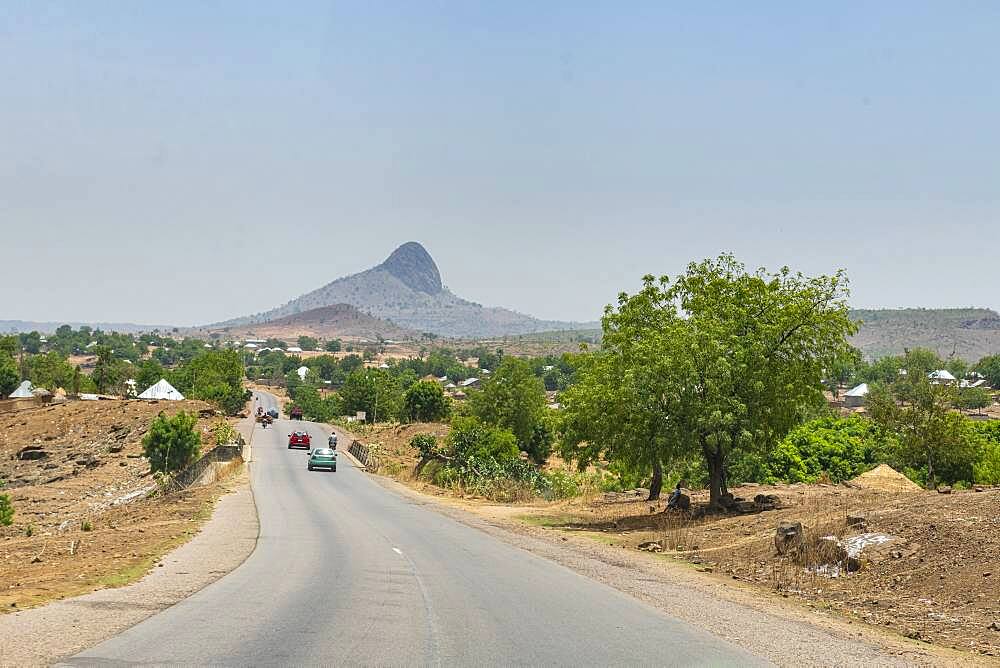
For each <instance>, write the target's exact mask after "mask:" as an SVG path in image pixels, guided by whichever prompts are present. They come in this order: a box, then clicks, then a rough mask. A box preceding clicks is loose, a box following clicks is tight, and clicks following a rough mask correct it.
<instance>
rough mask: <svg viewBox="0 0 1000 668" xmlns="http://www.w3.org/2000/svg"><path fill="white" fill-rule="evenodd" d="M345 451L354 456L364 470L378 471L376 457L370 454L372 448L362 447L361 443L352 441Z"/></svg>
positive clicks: (372, 453)
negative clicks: (362, 465)
mask: <svg viewBox="0 0 1000 668" xmlns="http://www.w3.org/2000/svg"><path fill="white" fill-rule="evenodd" d="M347 451H348V452H350V453H351V454H352V455H354V458H355V459H357V460H358V461H359V462H361V463H362V464H364V466H365V468H366V469H368V470H369V471H378V467H379V460H378V456H377V455H376V454H375V453H374V452H372V448H369V447H368V446H367V445H364V444H363V443H362V442H361V441H353V442H352V443H351V447H349V448H348V449H347Z"/></svg>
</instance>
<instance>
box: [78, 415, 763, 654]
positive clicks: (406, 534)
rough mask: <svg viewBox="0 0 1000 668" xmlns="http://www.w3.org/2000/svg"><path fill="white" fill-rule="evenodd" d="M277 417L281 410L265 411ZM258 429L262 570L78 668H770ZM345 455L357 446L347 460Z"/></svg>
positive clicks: (152, 622) (255, 472)
mask: <svg viewBox="0 0 1000 668" xmlns="http://www.w3.org/2000/svg"><path fill="white" fill-rule="evenodd" d="M260 401H262V402H263V404H264V405H265V407H267V406H270V405H273V402H274V399H273V397H271V396H270V395H260ZM303 426H304V427H305V428H306V430H307V431H309V432H310V434H311V435H312V436H313V439H314V443H317V442H318V443H324V444H325V442H326V437H327V434H328V433H329V430H328V429H327V428H325V427H323V426H321V425H317V424H313V423H309V422H304V423H303V422H292V421H286V420H279V421H276V422H275V425H274V428H268V429H266V430H261V429H259V428H258V429H256V431H255V433H254V438H253V453H252V458H253V461H252V462H251V464H250V469H251V476H252V484H253V489H254V495H255V498H256V503H257V509H258V513H259V516H260V540H259V542H258V544H257V547H256V549H255V551H254V552H253V554H252V555H251V556H250V558H249V559H247V561H246V562H245V563H244V564H243V565H242V566H240V567H239V568H237V569H236V570H235V571H233V572H232V573H230V574H229V575H227V576H226V577H224V578H222V579H220V580H218V581H217V582H215V583H214V584H212V585H210V586H208V587H206V588H205V589H203V590H202V591H200V592H199V593H197V594H195V595H194V596H192V597H190V598H188V599H186V600H184V601H182V602H181V603H179V604H177V605H176V606H174V607H172V608H169V609H168V610H165V611H164V612H162V613H160V614H158V615H155V616H153V617H151V618H149V619H147V620H146V621H144V622H142V623H140V624H138V625H136V626H134V627H132V628H131V629H129V630H128V631H125V632H124V633H122V634H120V635H118V636H115V637H114V638H111V639H110V640H108V641H106V642H104V643H102V644H100V645H98V646H96V647H93V648H92V649H90V650H88V651H86V652H83V653H82V654H80V655H78V656H76V657H74V658H73V659H71V660H70V662H69V663H72V664H84V665H94V664H132V663H148V664H171V663H172V664H213V665H400V666H402V665H446V666H472V665H546V666H551V665H577V666H579V665H600V666H608V665H638V664H644V665H651V664H657V665H741V666H742V665H754V664H759V663H762V662H761V661H760V660H758V659H756V658H754V657H752V656H750V655H748V654H746V653H745V652H744V651H743V650H741V649H739V648H737V647H735V646H733V645H731V644H729V643H727V642H725V641H724V640H721V639H718V638H716V637H714V636H710V635H708V634H706V633H704V632H702V631H700V630H698V629H696V628H693V627H691V626H688V625H685V624H683V623H681V622H679V621H677V620H674V619H671V618H669V617H667V616H665V615H664V614H662V613H660V612H659V611H657V610H655V609H654V608H652V607H649V606H647V605H646V604H644V603H642V602H640V601H637V600H635V599H633V598H630V597H628V596H626V595H624V594H622V593H620V592H618V591H616V590H614V589H611V588H609V587H607V586H605V585H602V584H599V583H597V582H595V581H593V580H590V579H587V578H585V577H583V576H580V575H578V574H576V573H574V572H572V571H570V570H568V569H566V568H563V567H562V566H559V565H557V564H554V563H552V562H550V561H547V560H545V559H542V558H539V557H536V556H534V555H532V554H530V553H527V552H524V551H522V550H519V549H517V548H515V547H512V546H510V545H507V544H505V543H503V542H501V541H498V540H497V539H495V538H493V537H491V536H488V535H486V534H485V533H483V532H481V531H479V530H477V529H474V528H471V527H468V526H465V525H463V524H461V523H458V522H456V521H454V520H452V519H449V518H447V517H444V516H442V515H440V514H437V513H435V512H434V511H433V510H431V509H428V508H427V507H425V506H422V505H417V504H415V503H414V502H413V501H412V500H410V499H407V498H403V497H401V496H399V495H396V494H394V493H392V492H391V491H388V490H386V489H385V488H383V487H382V486H380V485H379V484H377V483H376V482H374V481H372V480H371V479H370V478H368V477H367V474H365V473H364V472H363V471H361V470H358V469H357V468H355V467H354V466H352V465H351V464H350V461H349V459H348V458H347V457H343V456H342V457H341V460H340V463H339V468H338V471H337V472H336V473H329V472H319V471H316V472H309V471H307V470H306V454H305V453H304V452H302V451H291V450H288V449H287V447H286V444H287V435H288V433H289V432H290V430H291V429H293V428H294V427H303ZM344 440H345V439H343V438H342V439H341V445H342V446H344V445H345V443H344Z"/></svg>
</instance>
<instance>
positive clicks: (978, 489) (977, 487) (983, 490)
mask: <svg viewBox="0 0 1000 668" xmlns="http://www.w3.org/2000/svg"><path fill="white" fill-rule="evenodd" d="M976 491H977V492H985V491H986V490H985V489H984V488H983V487H980V486H979V485H976Z"/></svg>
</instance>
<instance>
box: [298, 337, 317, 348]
mask: <svg viewBox="0 0 1000 668" xmlns="http://www.w3.org/2000/svg"><path fill="white" fill-rule="evenodd" d="M318 347H319V341H317V340H316V339H314V338H313V337H311V336H305V335H303V336H300V337H299V348H302V350H316V348H318Z"/></svg>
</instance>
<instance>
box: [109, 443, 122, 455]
mask: <svg viewBox="0 0 1000 668" xmlns="http://www.w3.org/2000/svg"><path fill="white" fill-rule="evenodd" d="M124 447H125V446H123V445H121V444H120V443H115V444H114V445H109V446H108V452H110V453H112V454H116V453H119V452H121V451H122V450H123V449H124Z"/></svg>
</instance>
